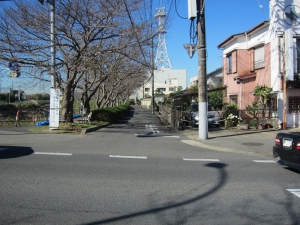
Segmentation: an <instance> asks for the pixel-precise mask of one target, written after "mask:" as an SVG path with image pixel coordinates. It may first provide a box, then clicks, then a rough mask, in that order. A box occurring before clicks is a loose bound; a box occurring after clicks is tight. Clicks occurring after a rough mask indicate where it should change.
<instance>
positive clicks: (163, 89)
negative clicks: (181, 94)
mask: <svg viewBox="0 0 300 225" xmlns="http://www.w3.org/2000/svg"><path fill="white" fill-rule="evenodd" d="M158 89H159V90H160V91H162V92H163V91H166V89H165V88H158Z"/></svg>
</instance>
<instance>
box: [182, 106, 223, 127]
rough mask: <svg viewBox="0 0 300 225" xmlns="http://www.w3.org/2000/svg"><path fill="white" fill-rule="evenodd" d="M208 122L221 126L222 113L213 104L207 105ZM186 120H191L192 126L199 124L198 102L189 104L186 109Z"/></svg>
mask: <svg viewBox="0 0 300 225" xmlns="http://www.w3.org/2000/svg"><path fill="white" fill-rule="evenodd" d="M207 109H208V111H207V122H208V124H213V125H215V126H216V127H219V126H220V115H219V113H218V112H217V111H216V110H215V109H214V107H213V106H212V105H211V104H208V106H207ZM185 118H186V120H188V121H190V123H191V125H192V126H196V125H199V113H198V103H193V104H191V105H190V106H189V108H188V110H187V111H186V116H185Z"/></svg>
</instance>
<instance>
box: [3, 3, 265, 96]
mask: <svg viewBox="0 0 300 225" xmlns="http://www.w3.org/2000/svg"><path fill="white" fill-rule="evenodd" d="M187 2H188V1H187V0H153V3H154V7H155V8H158V7H160V6H164V7H165V8H166V12H167V14H168V16H169V17H170V18H171V20H170V24H169V27H168V29H167V33H166V34H165V40H166V47H167V51H168V56H169V59H170V62H171V65H172V68H173V69H174V70H187V84H189V83H190V78H192V77H195V76H198V55H197V52H196V53H195V54H194V56H193V58H192V59H191V58H190V57H189V55H188V53H187V52H186V50H185V49H184V47H183V44H190V43H191V42H190V26H191V21H190V20H188V19H184V18H187V16H188V10H187ZM204 2H205V26H206V53H207V61H206V66H207V73H210V72H212V71H214V70H216V69H218V68H220V67H222V51H221V50H220V49H218V47H217V46H218V45H219V44H220V43H222V42H223V41H224V40H226V39H227V38H228V37H230V36H231V35H233V34H237V33H241V32H246V31H247V30H250V29H251V28H253V27H255V26H256V25H258V24H259V23H261V22H263V21H265V20H269V0H204ZM175 4H176V5H177V7H176V8H175ZM176 9H177V10H176ZM1 73H5V71H2V72H1ZM21 77H22V76H21ZM21 77H20V78H21ZM20 78H17V79H20ZM0 85H1V87H11V86H12V85H13V87H14V89H17V87H18V80H16V78H8V77H6V76H4V77H2V78H0ZM21 90H25V92H26V93H41V92H45V91H46V92H47V90H42V89H37V90H26V87H21Z"/></svg>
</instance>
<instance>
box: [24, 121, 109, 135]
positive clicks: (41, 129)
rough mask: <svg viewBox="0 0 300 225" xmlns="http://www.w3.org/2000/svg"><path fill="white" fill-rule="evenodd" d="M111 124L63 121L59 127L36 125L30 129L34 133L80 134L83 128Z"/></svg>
mask: <svg viewBox="0 0 300 225" xmlns="http://www.w3.org/2000/svg"><path fill="white" fill-rule="evenodd" d="M107 124H109V123H108V122H92V123H61V124H59V127H58V129H49V126H48V125H46V126H36V127H33V128H31V129H29V131H30V132H33V133H55V134H65V133H70V134H80V133H81V131H82V130H83V129H87V128H94V127H98V126H103V125H107Z"/></svg>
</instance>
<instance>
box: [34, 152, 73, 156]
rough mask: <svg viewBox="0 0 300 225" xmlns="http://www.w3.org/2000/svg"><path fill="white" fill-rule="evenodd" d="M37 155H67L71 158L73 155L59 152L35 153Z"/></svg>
mask: <svg viewBox="0 0 300 225" xmlns="http://www.w3.org/2000/svg"><path fill="white" fill-rule="evenodd" d="M34 154H36V155H67V156H70V155H72V153H58V152H35V153H34Z"/></svg>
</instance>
